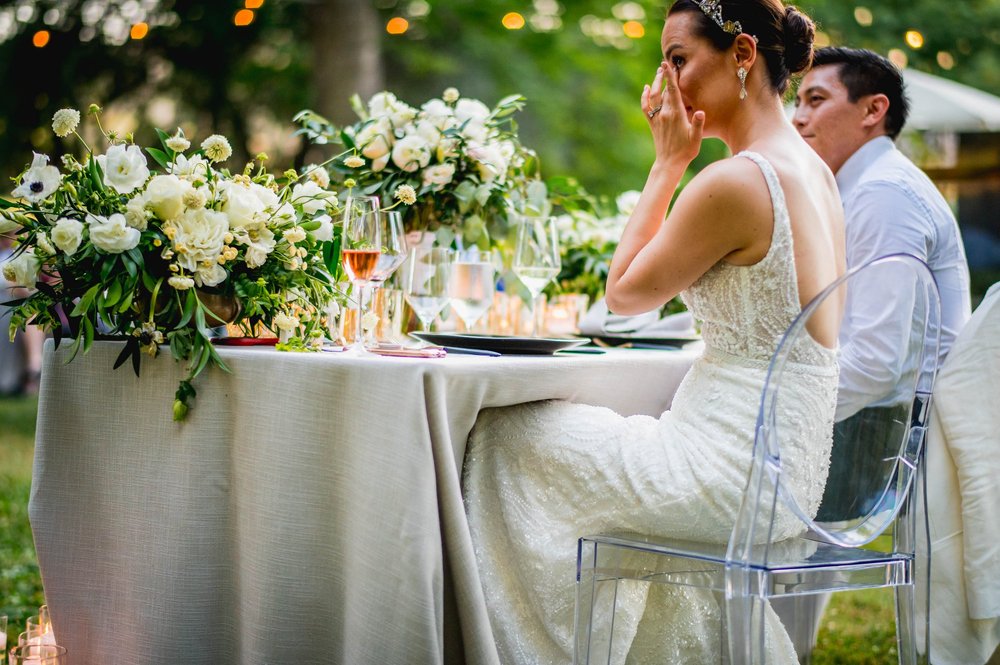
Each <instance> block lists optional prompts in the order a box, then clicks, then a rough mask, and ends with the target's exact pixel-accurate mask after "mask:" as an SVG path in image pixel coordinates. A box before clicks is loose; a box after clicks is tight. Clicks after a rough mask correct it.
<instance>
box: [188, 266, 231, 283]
mask: <svg viewBox="0 0 1000 665" xmlns="http://www.w3.org/2000/svg"><path fill="white" fill-rule="evenodd" d="M228 276H229V273H227V272H226V269H225V268H223V267H222V266H220V265H219V264H218V263H213V264H211V265H208V266H206V265H200V266H198V271H197V272H195V274H194V281H195V283H196V284H197V285H198V286H216V285H217V284H222V282H224V281H225V280H226V277H228Z"/></svg>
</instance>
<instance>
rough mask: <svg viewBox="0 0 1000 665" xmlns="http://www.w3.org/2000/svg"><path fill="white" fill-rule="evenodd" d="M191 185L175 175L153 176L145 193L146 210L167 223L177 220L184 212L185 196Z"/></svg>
mask: <svg viewBox="0 0 1000 665" xmlns="http://www.w3.org/2000/svg"><path fill="white" fill-rule="evenodd" d="M189 189H192V187H191V183H189V182H185V181H183V180H181V179H180V178H178V177H177V176H175V175H158V176H153V179H152V180H150V181H149V185H147V186H146V191H145V192H144V193H143V199H144V200H145V204H146V208H148V209H149V210H152V211H153V214H154V215H156V216H157V217H159V218H160V219H162V220H163V221H165V222H168V221H171V220H174V219H177V218H178V217H179V216H180V214H181V213H182V212H183V211H184V194H185V192H186V191H187V190H189Z"/></svg>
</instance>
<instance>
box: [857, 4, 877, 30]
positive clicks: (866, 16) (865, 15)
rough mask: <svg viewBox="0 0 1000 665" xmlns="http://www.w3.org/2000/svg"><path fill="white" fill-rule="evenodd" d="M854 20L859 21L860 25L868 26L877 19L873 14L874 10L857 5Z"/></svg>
mask: <svg viewBox="0 0 1000 665" xmlns="http://www.w3.org/2000/svg"><path fill="white" fill-rule="evenodd" d="M854 20H855V21H857V22H858V25H861V26H864V27H866V28H867V27H868V26H870V25H871V24H872V21H873V20H875V17H874V16H873V15H872V10H870V9H868V8H867V7H855V8H854Z"/></svg>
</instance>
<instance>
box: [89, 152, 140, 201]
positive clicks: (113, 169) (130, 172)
mask: <svg viewBox="0 0 1000 665" xmlns="http://www.w3.org/2000/svg"><path fill="white" fill-rule="evenodd" d="M97 163H98V164H99V165H100V166H101V170H102V171H104V184H105V185H107V186H108V187H111V188H112V189H114V190H115V191H116V192H118V193H119V194H128V193H130V192H132V190H134V189H135V188H136V187H138V186H139V185H141V184H142V183H144V182H146V178H148V177H149V167H147V166H146V156H145V155H143V154H142V149H141V148H140V147H139V146H137V145H134V144H133V145H130V146H125V145H123V144H118V145H113V146H111V147H110V148H108V152H107V154H105V155H98V156H97Z"/></svg>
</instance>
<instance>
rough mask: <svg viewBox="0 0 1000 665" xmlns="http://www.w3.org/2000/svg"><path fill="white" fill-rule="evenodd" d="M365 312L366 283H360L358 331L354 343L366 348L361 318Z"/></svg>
mask: <svg viewBox="0 0 1000 665" xmlns="http://www.w3.org/2000/svg"><path fill="white" fill-rule="evenodd" d="M364 313H365V283H364V282H360V283H359V284H358V326H357V327H358V332H357V334H356V335H355V337H354V345H355V346H357V347H359V348H362V349H363V348H365V338H364V328H363V327H362V325H361V318H362V317H363V316H364Z"/></svg>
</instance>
